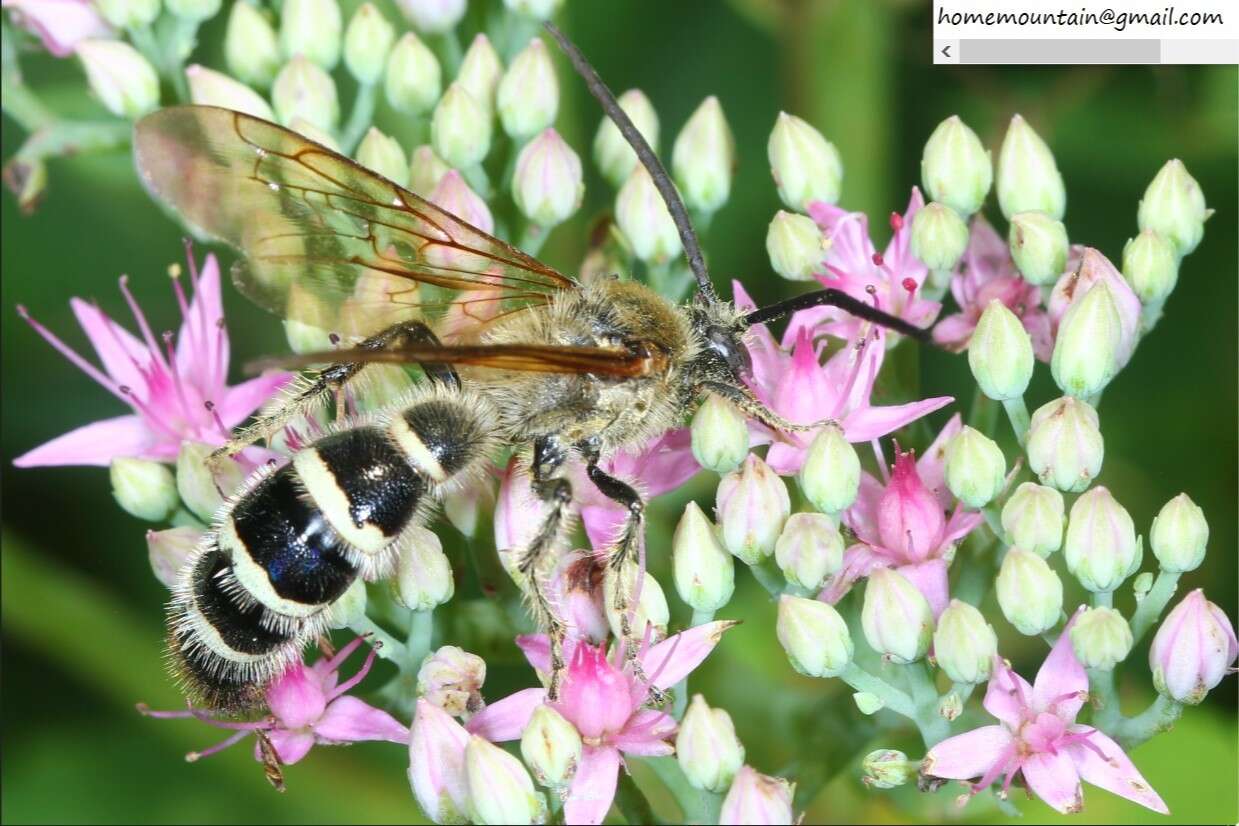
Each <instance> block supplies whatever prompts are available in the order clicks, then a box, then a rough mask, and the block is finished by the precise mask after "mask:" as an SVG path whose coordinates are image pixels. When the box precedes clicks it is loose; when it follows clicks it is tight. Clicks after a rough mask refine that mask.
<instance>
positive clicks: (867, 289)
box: [865, 284, 878, 295]
mask: <svg viewBox="0 0 1239 826" xmlns="http://www.w3.org/2000/svg"><path fill="white" fill-rule="evenodd" d="M865 292H867V293H869V294H870V295H877V294H878V288H877V287H875V286H873V285H872V284H866V285H865Z"/></svg>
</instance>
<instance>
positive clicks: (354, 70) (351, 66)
mask: <svg viewBox="0 0 1239 826" xmlns="http://www.w3.org/2000/svg"><path fill="white" fill-rule="evenodd" d="M395 40H396V29H395V27H394V26H392V24H391V23H389V22H387V18H386V17H385V16H384V15H383V12H381V11H379V10H378V8H377V7H375V5H374V4H373V3H363V4H361V5H360V6H358V8H357V11H355V12H353V17H352V19H350V20H349V21H348V28H347V29H345V31H344V65H345V66H347V67H348V70H349V73H350V74H352V76H353V77H355V78H357V82H358V83H360V84H361V85H363V86H369V85H371V84H374V83H378V82H379V79H380V78H381V77H382V76H383V68H384V66H385V65H386V63H387V54H388V52H389V51H390V50H391V47H392V43H393V42H394V41H395Z"/></svg>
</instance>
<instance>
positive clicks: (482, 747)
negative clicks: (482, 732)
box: [465, 735, 546, 824]
mask: <svg viewBox="0 0 1239 826" xmlns="http://www.w3.org/2000/svg"><path fill="white" fill-rule="evenodd" d="M465 782H466V783H467V784H468V788H469V819H470V820H472V821H473V822H474V823H480V824H505V823H508V824H524V823H541V822H542V821H543V820H544V819H545V815H546V804H545V802H544V801H543V800H542V795H540V794H538V793H537V792H536V791H534V788H533V780H531V779H530V778H529V772H527V771H525V767H524V766H522V765H521V761H519V760H517V759H516V758H515V757H513V756H512V755H510V754H508V753H507V752H506V751H504V750H503V749H501V748H499V747H498V746H496V745H495V744H493V743H491V742H489V741H487V740H484V739H482V738H481V737H478V736H477V735H473V736H471V737H470V738H469V745H467V746H466V747H465Z"/></svg>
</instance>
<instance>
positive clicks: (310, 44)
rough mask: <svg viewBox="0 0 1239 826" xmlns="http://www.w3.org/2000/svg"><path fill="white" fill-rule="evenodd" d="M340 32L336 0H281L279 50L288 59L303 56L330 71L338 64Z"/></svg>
mask: <svg viewBox="0 0 1239 826" xmlns="http://www.w3.org/2000/svg"><path fill="white" fill-rule="evenodd" d="M343 30H344V18H343V17H342V16H341V14H340V6H339V4H338V3H337V2H336V0H284V4H283V5H282V6H280V48H281V49H282V50H283V51H284V57H286V58H288V59H290V60H291V59H293V58H296V57H304V58H305V59H306V60H310V61H312V62H314V63H315V64H316V65H318V66H321V67H322V68H324V69H326V70H328V71H330V70H332V69H334V68H335V67H336V64H337V63H338V62H340V33H341V32H342V31H343ZM278 108H279V107H278V106H277V107H276V109H278Z"/></svg>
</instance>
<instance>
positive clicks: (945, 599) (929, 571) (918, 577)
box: [895, 559, 951, 619]
mask: <svg viewBox="0 0 1239 826" xmlns="http://www.w3.org/2000/svg"><path fill="white" fill-rule="evenodd" d="M895 570H896V571H898V572H899V573H901V574H903V575H904V576H905V577H907V578H908V581H909V582H911V583H912V584H913V585H915V586H916V590H918V591H920V592H921V594H922V595H924V597H925V599H926V600H927V601H928V602H929V607H930V608H932V609H933V612H934V618H935V619H936V618H937V617H938V615H939V614H941V613H942V612H943V611H945V610H946V606H947V604H948V603H949V602H950V601H951V595H950V593H949V591H948V586H947V564H946V560H944V559H927V560H926V561H924V562H918V563H916V564H913V565H900V566H899V567H898V568H896V569H895Z"/></svg>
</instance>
